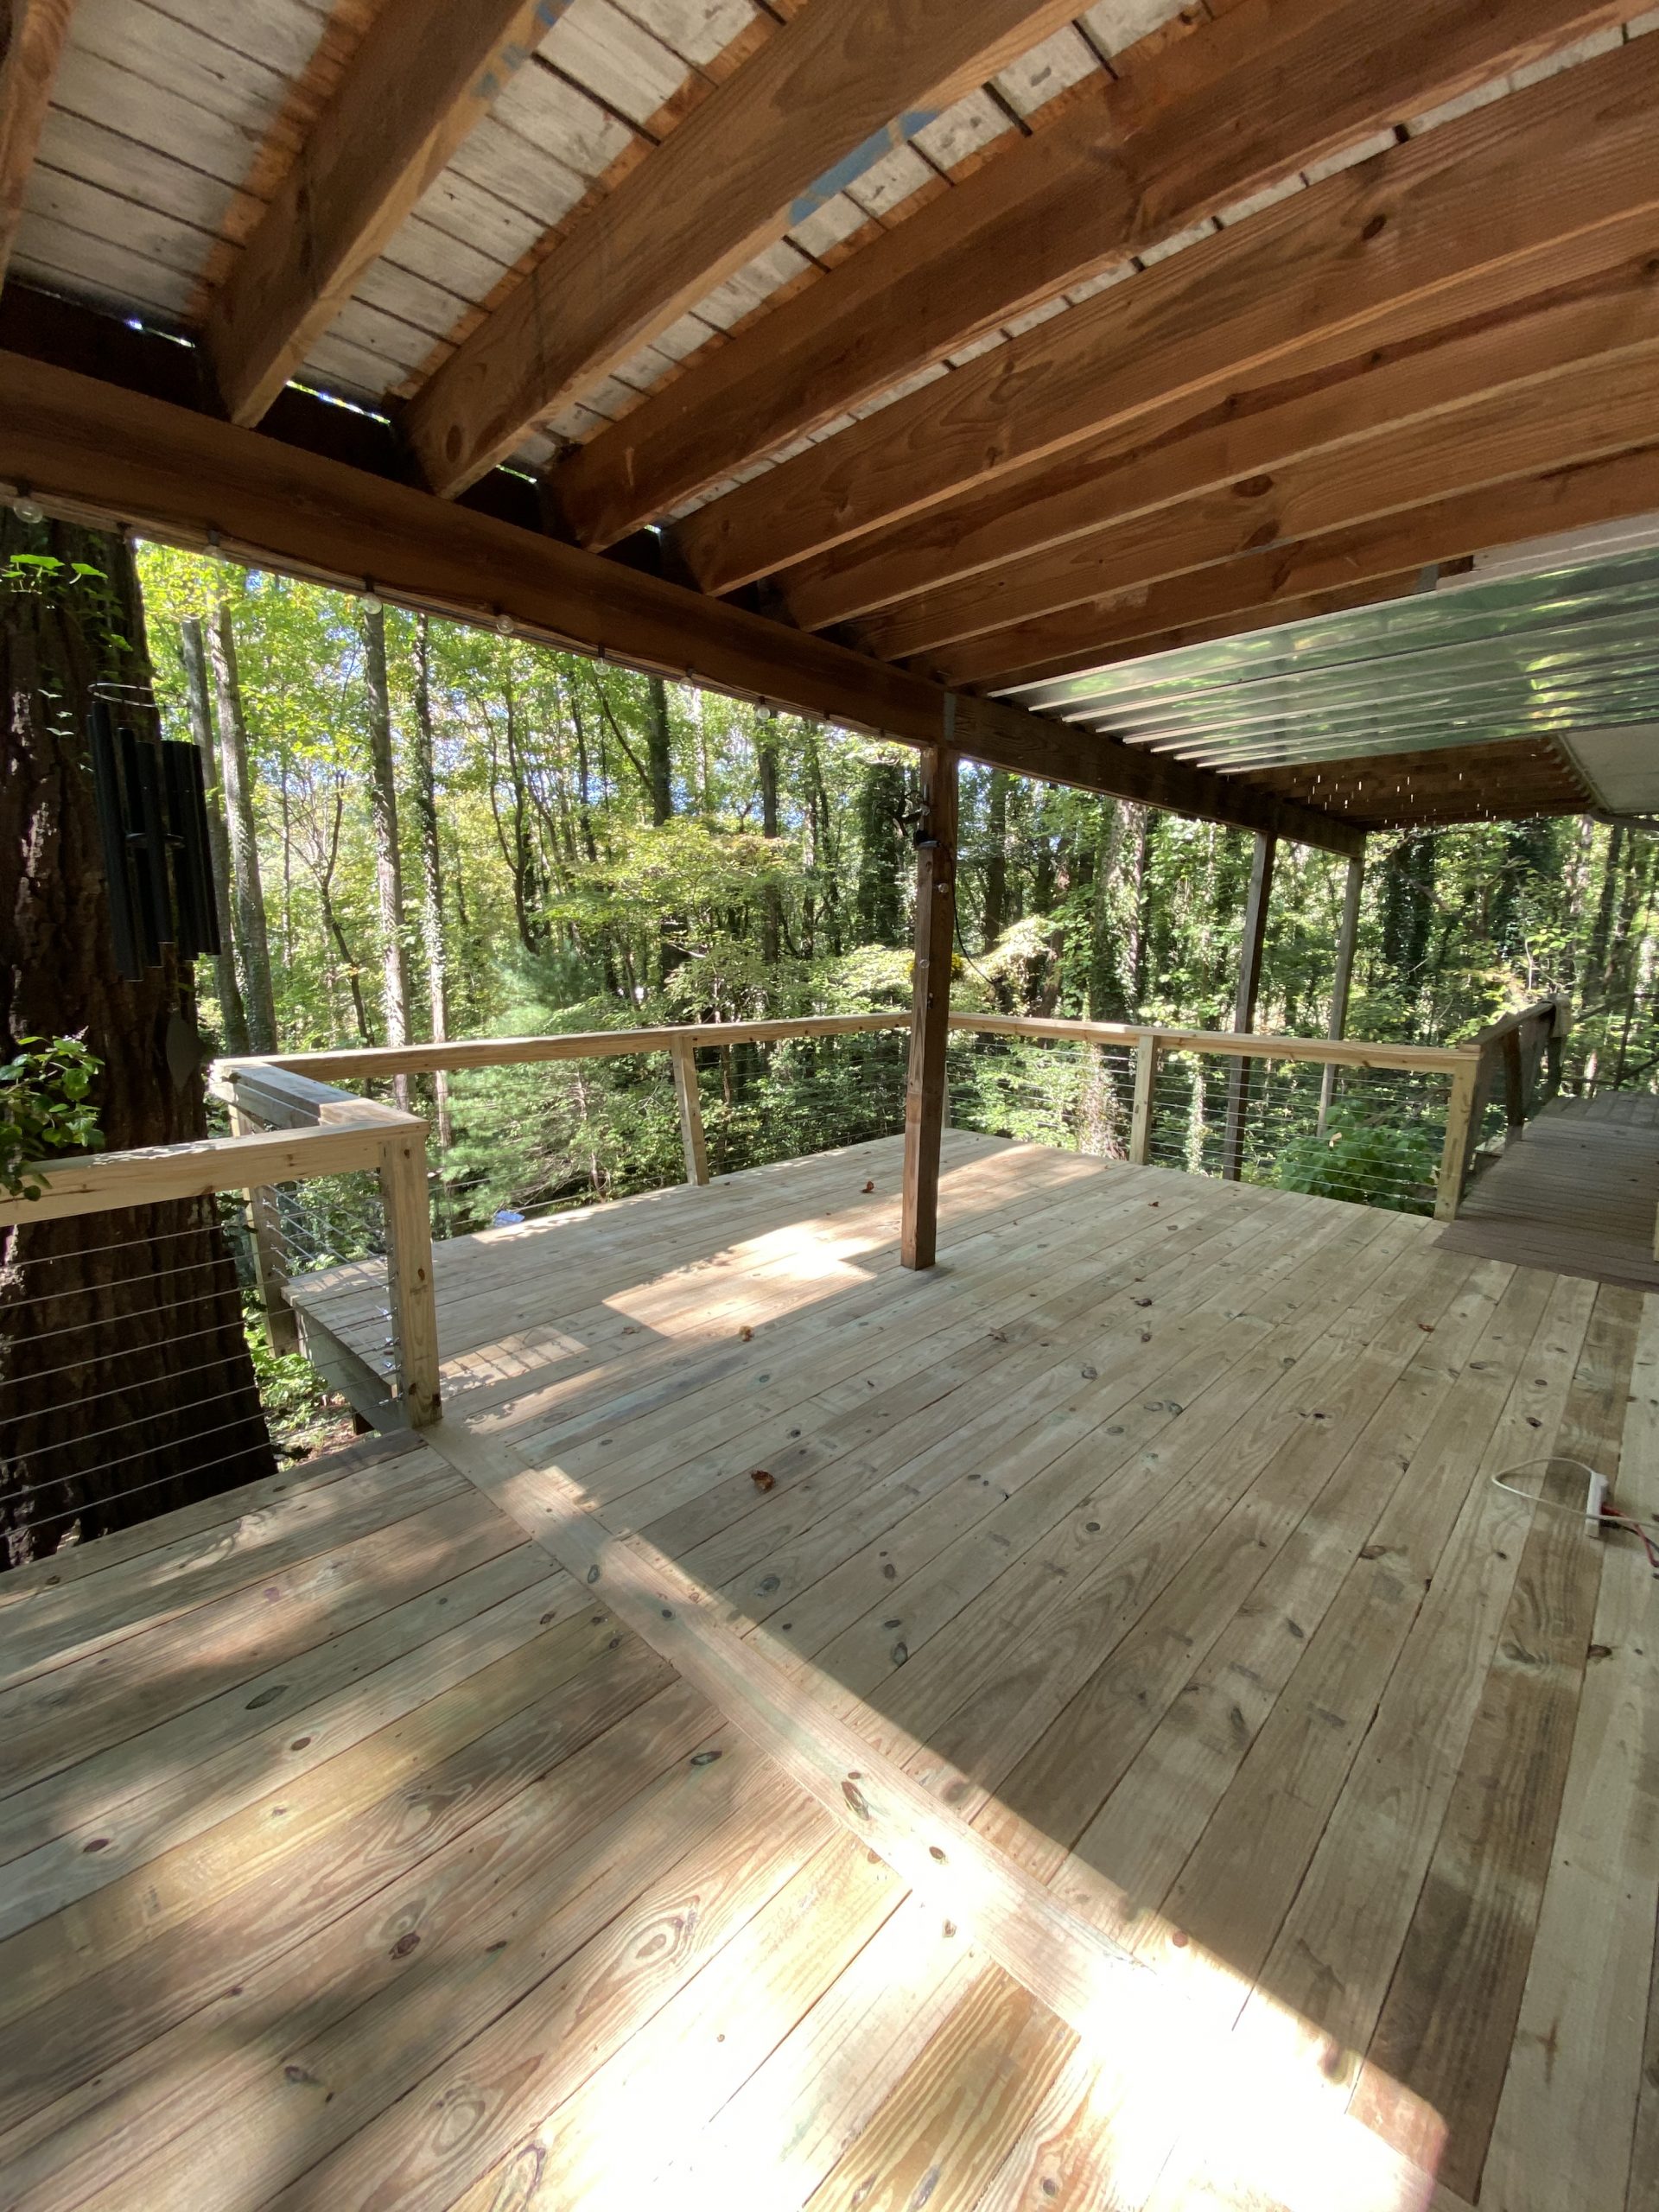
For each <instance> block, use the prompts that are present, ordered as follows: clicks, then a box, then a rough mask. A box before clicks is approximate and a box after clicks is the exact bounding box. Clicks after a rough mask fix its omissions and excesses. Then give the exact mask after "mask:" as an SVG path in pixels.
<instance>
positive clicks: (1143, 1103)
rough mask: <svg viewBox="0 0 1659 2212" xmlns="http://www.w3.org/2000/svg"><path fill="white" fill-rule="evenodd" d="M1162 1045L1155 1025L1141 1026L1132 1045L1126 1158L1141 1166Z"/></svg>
mask: <svg viewBox="0 0 1659 2212" xmlns="http://www.w3.org/2000/svg"><path fill="white" fill-rule="evenodd" d="M1160 1058H1162V1047H1161V1046H1160V1044H1159V1041H1158V1032H1157V1031H1156V1030H1155V1029H1143V1030H1142V1031H1141V1035H1140V1039H1139V1041H1138V1042H1137V1043H1136V1045H1135V1117H1134V1119H1133V1120H1132V1121H1131V1122H1130V1123H1129V1159H1130V1161H1131V1163H1132V1164H1133V1165H1134V1166H1136V1167H1145V1166H1147V1165H1148V1163H1149V1162H1150V1160H1151V1159H1152V1095H1153V1087H1154V1084H1156V1082H1157V1080H1158V1063H1159V1060H1160Z"/></svg>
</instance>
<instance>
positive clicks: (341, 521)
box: [0, 354, 1354, 852]
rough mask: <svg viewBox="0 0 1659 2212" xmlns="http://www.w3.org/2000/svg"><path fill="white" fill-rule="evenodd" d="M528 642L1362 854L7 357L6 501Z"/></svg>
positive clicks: (424, 502) (1144, 757)
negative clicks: (347, 586) (311, 578)
mask: <svg viewBox="0 0 1659 2212" xmlns="http://www.w3.org/2000/svg"><path fill="white" fill-rule="evenodd" d="M7 485H9V486H10V487H12V489H13V490H14V491H15V490H16V489H18V488H21V487H22V486H27V487H28V489H29V493H30V495H31V496H32V497H34V498H35V499H38V500H40V501H41V502H42V504H44V505H48V507H52V508H54V510H55V511H58V512H64V513H68V514H73V515H76V516H79V517H82V518H86V519H89V520H92V521H94V522H98V523H101V524H104V525H105V526H109V525H110V524H122V525H131V526H137V527H139V528H142V529H144V530H146V531H150V532H152V533H153V534H155V535H156V536H159V537H165V538H168V539H171V540H174V541H175V542H177V543H183V544H187V545H197V546H205V545H207V544H208V543H217V544H218V545H219V547H220V548H221V549H222V550H224V551H225V552H226V553H228V554H230V555H231V556H232V557H245V558H248V559H250V560H253V561H257V562H260V563H264V564H265V565H268V566H273V567H277V568H282V569H290V570H292V571H293V572H295V573H296V574H301V575H315V576H318V577H320V578H321V579H324V580H326V581H328V582H336V583H340V582H346V583H353V582H357V583H362V584H367V583H369V582H372V584H373V586H374V588H375V589H376V590H377V591H378V592H381V593H383V594H385V595H386V596H388V597H391V598H392V599H395V600H402V601H406V602H407V603H409V604H410V605H415V606H423V607H431V608H433V609H434V610H435V611H436V612H440V613H449V614H454V615H456V616H458V617H459V618H460V619H461V620H471V621H491V620H496V621H499V620H504V619H505V620H506V621H508V622H509V623H511V624H512V626H515V627H517V628H519V629H522V630H523V631H524V632H526V633H527V634H531V635H534V636H538V637H542V638H544V639H550V640H551V641H552V642H555V643H557V644H562V645H569V646H572V647H574V648H575V649H576V650H578V651H580V652H589V653H594V654H598V655H601V656H605V657H608V658H615V659H617V660H620V661H622V662H625V663H626V664H630V665H632V666H636V667H642V668H649V669H654V670H659V671H664V672H665V673H667V674H670V675H673V676H676V677H684V678H686V679H688V680H690V681H693V682H699V683H706V684H709V685H710V686H712V687H713V688H715V689H717V690H728V691H732V692H734V693H737V694H739V695H741V696H747V697H751V698H755V699H759V700H761V701H763V702H771V703H775V704H777V705H779V706H784V707H787V708H789V709H791V710H793V711H796V712H798V713H804V714H809V715H822V716H823V717H824V718H825V719H826V720H829V721H841V722H845V723H848V724H850V725H851V726H852V727H854V728H864V729H869V730H873V731H877V732H880V733H882V734H886V735H888V736H890V737H894V738H898V739H900V740H902V741H905V742H906V743H909V744H913V745H937V744H938V743H940V742H941V741H946V742H949V743H951V744H954V745H955V746H956V747H957V749H959V750H960V751H961V752H963V753H965V754H967V755H968V756H969V757H970V758H971V759H974V760H985V761H988V762H991V763H992V764H994V765H996V766H1002V767H1007V768H1009V769H1011V770H1013V771H1014V772H1016V773H1019V774H1025V775H1032V776H1037V777H1041V778H1045V779H1048V780H1050V781H1053V782H1058V783H1070V784H1077V785H1083V786H1084V787H1086V788H1089V789H1091V790H1099V791H1114V792H1116V793H1117V794H1118V795H1120V796H1122V797H1124V798H1136V799H1140V800H1142V801H1144V802H1145V803H1147V804H1151V805H1154V806H1162V807H1169V808H1173V809H1175V810H1179V811H1181V812H1185V813H1188V814H1192V815H1197V816H1199V817H1205V818H1208V819H1213V820H1217V821H1222V822H1226V823H1233V824H1235V825H1236V826H1238V827H1241V828H1245V829H1270V830H1272V831H1274V833H1275V834H1277V835H1279V836H1285V837H1289V838H1293V839H1296V840H1299V841H1300V842H1305V843H1309V844H1314V845H1319V846H1324V847H1326V848H1328V849H1331V850H1333V851H1340V852H1346V851H1348V850H1350V849H1351V846H1352V844H1353V842H1354V837H1353V833H1352V832H1351V830H1350V829H1348V827H1347V825H1346V824H1344V823H1338V822H1336V821H1334V820H1332V818H1330V817H1325V816H1323V815H1321V814H1319V813H1318V812H1317V811H1315V810H1313V809H1310V808H1305V807H1300V806H1287V805H1286V804H1284V803H1283V802H1281V801H1280V800H1278V799H1276V798H1270V797H1268V796H1267V795H1265V794H1262V793H1261V792H1258V791H1255V790H1254V789H1251V788H1249V787H1248V786H1245V787H1241V786H1240V785H1237V784H1236V783H1230V782H1229V781H1227V780H1226V779H1224V778H1221V777H1219V776H1216V775H1212V774H1210V773H1209V772H1205V771H1201V770H1196V769H1192V768H1188V767H1186V766H1184V765H1183V764H1181V763H1179V762H1174V761H1169V760H1162V759H1160V758H1159V757H1157V756H1155V755H1153V754H1149V753H1139V752H1136V751H1135V750H1134V749H1133V748H1132V747H1128V746H1125V745H1122V744H1120V743H1118V742H1117V741H1116V740H1113V739H1109V738H1100V737H1097V736H1094V735H1085V734H1082V733H1080V732H1078V731H1076V730H1072V729H1070V728H1066V727H1065V725H1064V724H1063V723H1059V722H1056V721H1048V720H1046V719H1045V718H1043V717H1041V716H1039V715H1032V714H1027V713H1026V712H1025V711H1024V710H1023V709H1020V708H1017V707H1011V706H1008V705H1007V704H1005V703H1003V702H999V701H995V700H979V699H971V698H957V697H956V696H953V695H951V694H950V693H948V692H946V691H945V690H942V689H941V688H940V687H939V686H938V685H936V684H934V683H931V682H930V681H928V680H927V679H926V678H925V677H918V676H916V675H913V674H912V673H910V672H908V671H906V670H903V669H899V668H894V667H893V666H891V665H889V664H885V663H883V662H880V661H873V660H870V659H868V658H867V657H866V656H864V655H863V654H861V653H855V652H850V651H849V650H848V649H847V648H846V647H845V646H842V645H835V644H832V643H831V642H830V641H829V640H828V639H821V638H815V637H811V636H809V635H806V634H804V633H803V632H799V631H796V630H791V629H790V628H788V627H787V626H785V624H783V623H779V622H774V621H772V620H768V619H767V618H766V617H765V616H764V615H759V614H753V613H748V612H747V610H745V609H742V608H740V607H728V606H723V605H719V604H716V603H714V602H711V601H708V600H706V599H703V598H702V597H701V596H699V594H696V592H693V591H689V590H686V589H684V588H682V587H681V586H679V585H677V584H672V583H668V582H664V581H663V580H662V579H660V578H658V577H656V576H651V575H643V574H641V573H640V572H639V571H638V570H637V569H628V568H625V567H623V566H621V565H620V564H619V563H615V562H612V561H607V560H606V559H605V558H603V556H601V555H598V554H594V553H588V552H585V551H583V550H581V549H580V548H578V547H575V546H569V545H563V544H560V543H556V541H555V540H553V539H551V538H549V537H542V536H539V535H537V533H535V532H533V531H528V530H524V529H522V528H520V527H518V525H516V524H512V523H508V522H502V521H499V520H498V519H497V518H495V517H493V516H492V515H487V514H482V513H480V512H477V511H476V510H475V509H473V508H471V507H462V506H459V505H454V504H452V503H450V502H447V501H444V500H442V499H436V498H435V497H434V496H433V495H432V494H431V493H426V492H422V491H416V490H414V489H412V488H410V486H406V485H402V484H396V483H391V482H388V481H387V480H385V479H384V478H380V477H376V476H372V475H370V474H367V473H366V472H365V471H364V470H362V469H359V468H354V467H348V466H346V465H345V464H343V463H341V462H339V461H330V460H326V459H323V458H321V456H319V455H317V454H311V453H307V452H303V451H301V450H300V449H298V448H295V447H292V446H287V445H283V444H281V443H279V442H277V440H275V439H273V438H270V437H266V436H264V435H262V434H261V433H259V432H258V431H257V430H250V429H241V428H238V426H237V425H235V424H233V423H223V422H219V421H217V420H215V419H213V417H211V416H206V415H201V414H196V413H194V412H192V411H191V410H188V409H187V408H181V407H177V406H175V405H172V404H168V403H167V402H165V401H162V400H156V399H151V398H149V397H143V396H142V395H140V394H137V393H135V392H131V391H124V390H122V389H120V388H119V387H118V386H115V385H108V384H104V383H102V382H100V381H99V380H97V379H96V378H90V377H85V376H80V375H78V374H75V373H73V372H68V371H66V370H63V369H60V368H56V367H53V366H48V365H44V364H42V363H40V362H37V361H32V360H29V359H23V358H22V357H21V356H19V355H16V354H0V496H4V486H7Z"/></svg>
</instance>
